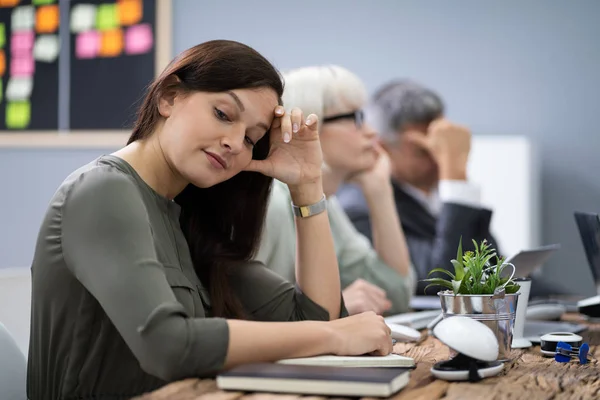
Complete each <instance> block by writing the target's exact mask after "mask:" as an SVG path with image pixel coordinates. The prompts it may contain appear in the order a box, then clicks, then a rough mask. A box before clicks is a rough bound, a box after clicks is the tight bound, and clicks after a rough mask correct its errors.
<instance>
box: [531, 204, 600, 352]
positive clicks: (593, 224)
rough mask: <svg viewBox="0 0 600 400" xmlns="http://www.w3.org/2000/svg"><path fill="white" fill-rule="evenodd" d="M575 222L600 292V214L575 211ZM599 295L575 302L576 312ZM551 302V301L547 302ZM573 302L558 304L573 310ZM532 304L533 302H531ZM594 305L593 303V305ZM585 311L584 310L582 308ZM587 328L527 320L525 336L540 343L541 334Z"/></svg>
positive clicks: (573, 331) (584, 328)
mask: <svg viewBox="0 0 600 400" xmlns="http://www.w3.org/2000/svg"><path fill="white" fill-rule="evenodd" d="M574 217H575V223H576V225H577V229H578V231H579V235H580V237H581V242H582V244H583V250H584V252H585V255H586V258H587V262H588V266H589V268H590V271H591V273H592V277H593V279H594V283H595V284H596V287H597V288H598V294H600V216H599V215H598V214H595V213H588V212H582V211H575V213H574ZM597 297H598V296H595V297H592V298H589V299H585V300H582V301H579V302H575V303H576V304H575V310H574V311H575V312H578V311H580V309H581V306H582V304H584V305H585V306H587V307H590V305H589V304H588V303H598V301H600V299H597V300H596V299H595V298H597ZM547 303H551V302H547ZM570 303H571V302H563V301H558V302H557V304H563V305H566V306H569V307H567V308H568V311H573V310H572V309H571V307H572V306H573V305H572V304H570ZM530 304H532V303H531V302H530ZM592 307H593V305H592ZM581 311H582V312H584V311H583V310H581ZM586 329H587V326H586V325H582V324H573V323H568V322H555V321H527V323H526V324H525V329H524V334H523V336H524V337H525V338H527V339H529V340H530V341H532V342H534V343H539V336H541V335H544V334H546V333H549V332H571V333H580V332H583V331H585V330H586Z"/></svg>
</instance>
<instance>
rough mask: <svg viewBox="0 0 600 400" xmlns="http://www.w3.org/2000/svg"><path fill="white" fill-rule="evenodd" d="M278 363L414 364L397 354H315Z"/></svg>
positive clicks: (343, 365)
mask: <svg viewBox="0 0 600 400" xmlns="http://www.w3.org/2000/svg"><path fill="white" fill-rule="evenodd" d="M278 363H279V364H287V365H315V366H328V367H354V368H357V367H362V368H369V367H371V368H372V367H388V368H393V367H402V368H411V367H414V366H415V360H413V359H412V358H410V357H404V356H401V355H398V354H388V355H387V356H315V357H305V358H290V359H286V360H281V361H278Z"/></svg>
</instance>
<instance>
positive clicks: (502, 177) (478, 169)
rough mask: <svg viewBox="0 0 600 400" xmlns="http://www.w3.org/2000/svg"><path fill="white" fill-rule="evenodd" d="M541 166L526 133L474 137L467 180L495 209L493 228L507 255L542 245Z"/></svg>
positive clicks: (500, 245)
mask: <svg viewBox="0 0 600 400" xmlns="http://www.w3.org/2000/svg"><path fill="white" fill-rule="evenodd" d="M539 166H540V163H539V158H538V156H537V153H536V151H535V145H534V144H533V143H532V142H531V140H530V139H528V138H526V137H524V136H487V135H481V136H476V135H474V136H473V141H472V145H471V154H470V157H469V164H468V167H467V174H468V179H469V180H470V181H472V182H475V183H477V184H478V185H480V187H481V200H482V203H483V205H484V206H486V207H489V208H491V209H492V210H493V211H494V214H493V216H492V222H491V230H492V233H493V234H494V236H495V237H496V239H497V240H498V246H499V247H500V250H501V251H502V255H504V256H507V257H509V256H511V255H513V254H516V253H517V252H519V251H520V250H523V249H530V248H534V247H537V246H539V245H542V244H543V243H540V214H541V204H540V201H541V200H540V199H541V196H540V190H541V184H540V182H541V175H540V168H539Z"/></svg>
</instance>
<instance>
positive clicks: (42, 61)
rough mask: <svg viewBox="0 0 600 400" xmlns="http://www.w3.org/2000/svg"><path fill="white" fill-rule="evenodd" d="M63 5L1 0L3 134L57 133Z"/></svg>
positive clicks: (48, 0)
mask: <svg viewBox="0 0 600 400" xmlns="http://www.w3.org/2000/svg"><path fill="white" fill-rule="evenodd" d="M58 19H59V17H58V2H57V0H0V131H20V130H56V129H57V128H58V53H59V38H58V25H59V22H58Z"/></svg>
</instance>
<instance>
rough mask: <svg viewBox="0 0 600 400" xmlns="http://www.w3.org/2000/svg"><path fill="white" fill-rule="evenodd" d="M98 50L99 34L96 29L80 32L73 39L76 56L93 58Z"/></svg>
mask: <svg viewBox="0 0 600 400" xmlns="http://www.w3.org/2000/svg"><path fill="white" fill-rule="evenodd" d="M99 50H100V34H99V33H98V32H96V31H88V32H82V33H80V34H79V35H77V39H76V41H75V55H76V56H77V58H94V57H97V56H98V51H99Z"/></svg>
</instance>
